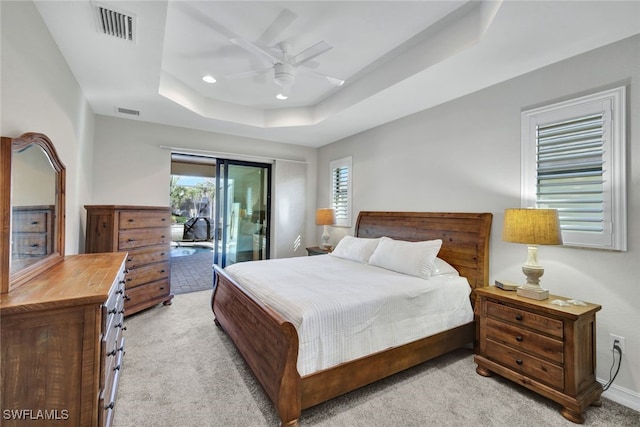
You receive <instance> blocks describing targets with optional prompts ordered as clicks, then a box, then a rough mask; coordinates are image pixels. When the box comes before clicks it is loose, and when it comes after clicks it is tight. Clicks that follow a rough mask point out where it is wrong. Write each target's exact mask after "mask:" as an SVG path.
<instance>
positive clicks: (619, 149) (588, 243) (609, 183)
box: [521, 86, 627, 251]
mask: <svg viewBox="0 0 640 427" xmlns="http://www.w3.org/2000/svg"><path fill="white" fill-rule="evenodd" d="M597 104H600V105H601V106H602V110H603V111H608V112H610V119H609V124H608V125H605V133H606V136H605V138H604V139H606V142H605V145H604V148H605V155H603V158H604V160H605V162H606V163H605V165H609V166H608V167H607V166H605V171H603V177H606V184H605V188H604V196H605V199H606V205H607V207H606V208H605V210H606V211H607V212H608V214H607V215H608V218H609V222H610V225H611V228H610V234H609V232H607V235H604V234H605V233H603V235H602V236H601V237H602V238H601V239H589V238H588V237H586V236H585V233H582V235H581V233H580V232H567V231H566V230H565V231H563V233H562V235H563V240H564V244H565V245H567V246H579V247H590V248H599V249H610V250H619V251H626V250H627V206H626V97H625V87H624V86H623V87H618V88H615V89H611V90H607V91H603V92H599V93H595V94H591V95H587V96H583V97H580V98H576V99H572V100H568V101H564V102H559V103H556V104H552V105H548V106H543V107H540V108H535V109H531V110H527V111H523V112H522V115H521V119H522V120H521V126H522V127H521V131H522V133H521V143H522V156H521V161H522V165H521V166H522V169H521V171H522V172H521V173H522V181H521V206H522V207H536V200H537V196H536V193H537V192H536V190H537V189H536V186H537V175H536V142H537V141H536V127H537V125H538V123H544V122H547V123H549V122H553V121H554V120H562V119H564V118H568V117H571V116H573V117H575V116H580V115H587V114H589V113H592V112H594V111H595V110H594V108H599V107H598V106H597ZM594 106H595V107H594Z"/></svg>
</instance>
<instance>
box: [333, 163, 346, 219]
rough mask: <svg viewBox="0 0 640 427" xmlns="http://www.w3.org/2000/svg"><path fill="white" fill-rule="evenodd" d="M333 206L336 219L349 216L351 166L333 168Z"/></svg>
mask: <svg viewBox="0 0 640 427" xmlns="http://www.w3.org/2000/svg"><path fill="white" fill-rule="evenodd" d="M332 194H333V200H332V204H333V208H334V209H335V211H336V221H337V220H346V219H348V218H349V168H348V167H346V166H341V167H336V168H334V169H333V191H332Z"/></svg>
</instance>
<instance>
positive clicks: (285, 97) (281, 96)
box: [276, 93, 288, 100]
mask: <svg viewBox="0 0 640 427" xmlns="http://www.w3.org/2000/svg"><path fill="white" fill-rule="evenodd" d="M276 98H278V99H283V100H284V99H287V98H288V96H287V95H285V94H284V93H279V94H277V95H276Z"/></svg>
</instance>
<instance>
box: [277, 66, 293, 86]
mask: <svg viewBox="0 0 640 427" xmlns="http://www.w3.org/2000/svg"><path fill="white" fill-rule="evenodd" d="M273 69H274V78H273V79H274V80H275V82H276V84H278V85H280V86H291V85H293V82H294V81H295V78H296V67H294V66H293V65H292V64H289V63H286V62H285V63H281V62H279V63H277V64H275V65H274V66H273Z"/></svg>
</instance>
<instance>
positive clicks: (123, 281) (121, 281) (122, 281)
mask: <svg viewBox="0 0 640 427" xmlns="http://www.w3.org/2000/svg"><path fill="white" fill-rule="evenodd" d="M125 282H126V280H124V279H122V280H120V281H119V282H118V283H120V284H121V285H124V284H125Z"/></svg>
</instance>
